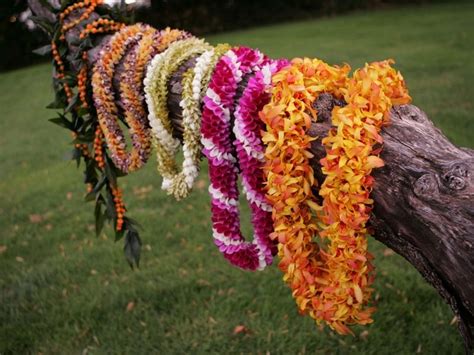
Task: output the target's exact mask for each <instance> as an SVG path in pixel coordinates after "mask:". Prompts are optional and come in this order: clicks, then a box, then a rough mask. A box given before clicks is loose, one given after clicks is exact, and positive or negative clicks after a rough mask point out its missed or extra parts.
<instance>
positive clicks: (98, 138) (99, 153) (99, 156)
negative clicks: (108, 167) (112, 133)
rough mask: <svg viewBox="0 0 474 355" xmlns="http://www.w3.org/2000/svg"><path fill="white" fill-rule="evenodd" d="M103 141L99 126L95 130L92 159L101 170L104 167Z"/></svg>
mask: <svg viewBox="0 0 474 355" xmlns="http://www.w3.org/2000/svg"><path fill="white" fill-rule="evenodd" d="M103 141H104V134H103V133H102V129H101V128H100V126H97V128H96V129H95V138H94V159H95V161H96V162H97V166H98V167H99V168H100V169H103V168H104V166H105V161H104V152H103V150H102V144H103Z"/></svg>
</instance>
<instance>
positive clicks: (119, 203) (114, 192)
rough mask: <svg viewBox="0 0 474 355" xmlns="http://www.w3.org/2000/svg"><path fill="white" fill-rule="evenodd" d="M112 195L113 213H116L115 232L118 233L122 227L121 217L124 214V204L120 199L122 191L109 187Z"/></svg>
mask: <svg viewBox="0 0 474 355" xmlns="http://www.w3.org/2000/svg"><path fill="white" fill-rule="evenodd" d="M111 190H112V195H113V196H114V203H115V212H116V213H117V225H116V230H117V232H120V231H121V230H122V226H123V216H124V214H125V204H124V203H123V199H122V191H121V190H120V189H119V188H118V187H115V188H114V187H111Z"/></svg>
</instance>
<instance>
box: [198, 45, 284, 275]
mask: <svg viewBox="0 0 474 355" xmlns="http://www.w3.org/2000/svg"><path fill="white" fill-rule="evenodd" d="M267 63H269V61H268V59H267V58H266V57H264V56H263V55H262V53H260V52H259V51H256V50H253V49H250V48H245V47H239V48H234V49H231V50H229V51H228V52H227V53H226V54H225V55H224V56H223V57H222V58H221V59H220V60H219V62H218V63H217V65H216V68H215V69H214V72H213V75H212V79H211V82H210V84H209V88H208V90H207V92H206V96H205V97H204V106H203V112H202V123H201V133H202V144H203V146H204V149H203V153H204V155H205V156H206V157H207V158H208V160H209V176H210V186H209V193H210V195H211V212H212V229H213V237H214V242H215V244H216V245H217V246H218V247H219V250H220V251H221V253H223V255H224V257H225V258H226V259H228V260H229V261H230V262H231V263H232V264H233V265H235V266H238V267H240V268H242V269H249V270H261V269H263V268H265V266H266V265H268V264H270V263H271V261H272V253H273V252H274V251H275V250H274V247H273V245H272V242H271V241H270V240H269V238H268V234H269V232H270V231H271V229H272V220H271V216H270V218H268V217H269V216H268V205H266V204H262V203H260V201H263V200H258V201H259V202H257V200H256V199H255V198H254V199H252V198H251V199H249V202H250V205H251V208H252V213H253V216H252V222H253V224H254V226H255V238H254V240H253V241H252V242H246V241H245V239H244V237H243V236H242V233H241V231H240V219H239V209H238V200H239V190H238V185H237V181H238V171H239V169H238V162H237V156H236V151H235V149H234V147H233V142H232V141H231V133H232V128H231V118H232V115H233V113H234V99H235V96H236V91H237V87H238V84H239V83H240V82H241V81H242V77H243V75H246V74H250V73H252V72H255V71H258V70H260V68H261V67H262V66H265V65H266V64H267ZM255 89H256V87H255V86H252V88H251V89H247V90H246V91H248V90H252V91H253V90H255ZM244 95H245V92H244ZM250 95H251V94H250V93H248V94H246V98H244V97H242V99H241V100H240V101H241V102H243V106H244V108H243V109H244V116H245V117H247V116H249V115H253V113H250V112H248V111H252V112H254V113H255V117H254V120H255V121H257V120H258V109H257V107H255V108H253V107H252V105H253V104H252V100H253V99H252V98H251V97H250ZM257 96H260V95H257ZM242 100H243V101H242ZM259 106H260V104H259ZM262 107H263V104H262ZM260 108H261V107H260ZM245 111H247V112H248V114H247V113H245ZM240 115H241V116H242V114H241V113H240ZM246 123H247V122H246ZM255 126H259V124H256V125H255ZM236 145H237V148H238V147H239V145H238V144H236ZM262 151H263V150H262ZM237 154H238V155H239V157H240V155H241V154H239V153H237ZM242 156H243V155H242ZM251 164H252V163H250V160H249V159H246V160H245V159H244V170H245V174H246V175H247V176H245V177H243V180H244V181H246V182H247V183H248V186H246V191H247V192H248V191H255V190H257V191H258V190H259V189H260V186H261V184H260V185H259V181H253V180H252V178H251V177H249V176H248V175H250V174H249V172H250V171H249V169H253V165H251ZM252 173H255V171H252ZM262 178H263V176H262ZM257 186H258V187H257ZM246 195H247V196H251V195H249V194H247V193H246ZM257 195H258V197H262V198H264V194H263V193H261V192H260V191H258V194H257ZM262 208H263V210H262ZM265 210H266V211H265ZM263 212H264V213H263ZM267 219H268V220H267Z"/></svg>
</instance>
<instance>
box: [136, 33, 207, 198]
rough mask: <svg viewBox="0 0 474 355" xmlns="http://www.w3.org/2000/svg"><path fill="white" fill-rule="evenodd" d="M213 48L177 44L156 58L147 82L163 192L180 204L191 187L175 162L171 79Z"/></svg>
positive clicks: (191, 42)
mask: <svg viewBox="0 0 474 355" xmlns="http://www.w3.org/2000/svg"><path fill="white" fill-rule="evenodd" d="M211 48H212V47H211V46H210V45H209V44H207V43H205V42H204V41H203V40H200V39H197V38H194V37H193V38H189V39H184V40H182V41H178V42H175V43H173V44H171V45H170V46H169V47H168V49H167V50H166V51H165V52H163V53H160V54H158V55H156V56H155V57H154V58H153V60H152V62H151V64H150V65H149V67H148V70H147V74H146V77H145V80H144V85H145V98H146V103H147V105H148V111H149V115H148V119H149V122H150V126H151V128H152V132H153V136H154V140H153V142H154V146H155V148H156V151H157V154H156V156H157V162H158V171H159V173H160V174H161V175H162V176H163V184H162V188H163V189H164V190H167V191H168V193H169V194H173V195H174V196H175V198H176V199H178V200H179V199H181V198H183V197H184V196H185V195H186V194H187V192H186V190H187V185H186V182H185V180H184V176H183V175H179V171H178V167H177V163H176V161H175V159H174V156H175V154H176V153H177V149H178V147H179V144H180V143H179V140H178V139H175V138H174V137H173V131H172V126H171V121H170V119H169V117H168V113H169V112H168V107H167V95H168V86H167V85H168V79H169V77H170V76H171V74H172V73H173V72H174V71H176V70H177V69H178V68H179V66H180V65H181V64H182V63H183V62H185V61H186V60H187V59H189V58H190V57H192V56H194V55H196V54H201V53H203V52H205V51H206V50H209V49H211ZM187 80H190V78H188V79H187ZM188 94H189V96H188V99H192V96H191V95H190V93H189V92H188ZM185 99H186V98H185ZM191 144H192V143H191ZM177 177H178V178H177Z"/></svg>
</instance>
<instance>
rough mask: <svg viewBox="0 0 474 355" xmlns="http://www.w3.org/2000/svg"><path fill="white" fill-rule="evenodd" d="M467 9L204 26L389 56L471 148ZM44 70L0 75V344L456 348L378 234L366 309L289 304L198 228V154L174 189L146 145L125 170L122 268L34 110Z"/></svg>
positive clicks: (411, 273) (43, 347)
mask: <svg viewBox="0 0 474 355" xmlns="http://www.w3.org/2000/svg"><path fill="white" fill-rule="evenodd" d="M473 15H474V6H473V5H472V4H465V5H459V4H454V5H439V6H438V5H437V6H430V7H420V8H418V9H411V10H410V11H405V10H393V11H382V12H376V13H371V14H357V15H351V16H342V17H337V18H334V19H328V20H318V21H306V22H299V23H293V24H287V25H282V26H271V27H265V28H260V29H255V30H251V31H250V30H249V31H240V32H234V33H227V34H222V35H219V36H214V37H211V38H210V40H211V41H212V42H213V43H217V42H221V41H230V42H231V43H233V44H238V43H239V44H245V45H249V46H252V47H259V48H260V49H261V50H263V51H264V52H265V53H267V54H269V55H270V56H273V57H279V56H284V57H290V56H297V55H300V56H302V55H308V56H318V57H320V58H323V59H325V60H327V61H328V62H330V63H341V62H348V63H350V64H351V65H352V66H353V67H358V66H360V65H362V64H363V63H364V62H365V61H371V60H379V59H384V58H387V57H392V58H394V59H396V61H397V67H398V68H400V69H401V70H402V73H403V74H404V76H405V79H406V80H407V83H408V86H409V88H410V92H411V94H412V96H413V97H414V103H415V104H416V105H418V106H420V107H421V108H423V109H424V110H425V111H427V113H428V115H429V116H430V118H431V119H433V120H434V122H435V123H436V125H437V126H438V127H440V128H441V129H442V130H443V132H444V133H445V134H447V135H448V137H449V138H450V139H451V140H453V141H454V142H455V143H457V144H459V145H463V146H470V147H474V146H473V142H474V118H473V116H472V110H473V100H472V99H473V97H474V88H473V86H472V83H473V82H474V62H473V61H472V46H471V44H470V42H469V38H472V37H473V36H474V28H473V27H472V26H471V20H472V17H473ZM50 73H51V67H50V65H41V66H35V67H32V68H29V69H23V70H19V71H14V72H10V73H6V74H1V75H0V91H1V92H2V95H1V96H0V114H1V117H2V119H1V120H0V132H1V133H0V147H1V149H0V161H1V169H0V196H1V197H2V199H1V202H0V230H1V231H2V232H1V234H0V235H1V238H0V288H1V295H2V296H1V302H0V353H2V354H9V353H12V354H24V353H37V352H42V353H45V354H51V353H60V354H71V353H74V354H76V353H82V352H83V351H84V350H85V349H88V350H89V352H90V353H94V354H106V353H114V354H115V353H120V354H148V353H160V354H173V353H177V354H182V353H205V352H207V353H229V354H233V353H266V352H267V351H268V352H270V353H272V354H279V353H282V354H283V353H284V354H293V353H305V352H306V353H313V354H314V353H316V354H348V353H350V354H414V353H416V352H417V351H418V349H420V351H421V353H426V354H462V352H463V348H462V340H461V337H460V336H459V334H458V333H457V330H456V326H455V325H452V324H450V323H451V320H452V314H451V312H450V310H449V308H448V306H446V305H445V304H444V303H443V301H442V300H441V298H440V297H439V296H438V295H437V294H436V292H435V291H434V290H433V289H432V288H431V287H430V286H429V285H427V284H426V283H425V282H424V281H423V279H422V278H421V277H420V276H419V275H418V273H417V271H416V270H415V269H414V268H413V267H411V266H410V265H409V264H408V263H406V262H405V261H404V260H403V259H402V258H401V257H398V256H397V255H390V252H389V251H387V250H386V249H385V247H384V246H383V245H381V244H379V243H377V242H376V241H373V240H372V241H371V245H370V247H371V250H372V251H374V253H375V256H376V266H377V280H376V283H375V287H376V292H375V295H376V298H377V307H378V312H377V313H376V315H375V323H374V324H373V325H370V326H368V327H361V328H357V329H356V331H357V333H358V336H356V337H340V336H336V335H334V334H332V333H330V332H328V331H327V330H324V331H323V332H319V331H318V330H317V328H316V327H315V326H314V324H313V322H312V321H311V320H310V319H309V318H307V317H306V318H302V317H300V316H299V315H298V314H297V312H296V309H295V305H294V301H293V300H292V298H291V295H290V291H289V289H288V288H287V287H286V286H285V285H284V284H283V282H282V281H281V273H280V271H279V270H278V269H277V267H276V266H273V267H271V268H270V269H269V270H267V271H264V272H261V273H247V272H243V271H240V270H237V269H235V268H232V267H231V266H230V265H229V264H228V263H227V262H226V261H225V260H224V259H223V258H222V257H221V256H220V255H219V253H218V251H217V249H216V248H215V246H214V245H213V242H212V238H211V225H210V209H209V197H208V193H207V190H206V187H207V177H206V176H207V175H206V173H207V171H206V168H205V165H204V164H203V172H202V174H201V177H200V179H199V182H198V184H197V188H196V190H195V192H194V193H193V195H192V196H191V197H190V198H189V199H188V200H186V201H182V202H180V203H176V202H175V201H174V200H173V199H172V198H170V197H168V196H166V194H165V193H163V192H162V191H160V185H161V181H160V179H159V178H158V177H157V174H156V171H155V164H154V161H153V159H152V160H150V163H149V164H148V165H147V166H146V168H144V169H143V170H140V171H139V172H137V173H134V174H131V175H130V176H128V177H127V178H126V179H123V180H124V183H123V185H122V186H123V187H124V190H125V191H124V196H125V198H126V200H127V202H128V207H129V211H130V215H131V216H132V217H134V218H136V219H137V220H139V221H140V222H141V223H142V224H143V230H142V231H141V237H142V243H143V244H142V258H141V259H142V260H141V265H140V269H139V270H136V271H134V272H131V271H130V269H129V267H128V265H127V264H126V263H124V262H123V256H122V254H123V251H122V248H121V247H120V246H119V245H114V244H113V243H112V241H113V240H114V231H113V230H112V228H111V227H110V226H108V225H107V224H106V225H105V226H104V228H103V230H102V231H101V232H100V233H99V235H100V237H99V238H96V237H95V233H96V226H95V223H94V215H93V208H92V206H91V205H90V204H86V203H84V201H83V199H84V196H85V195H86V193H85V190H84V186H83V185H81V179H82V175H81V170H82V169H83V168H84V166H81V170H78V169H76V168H75V166H74V163H71V162H69V161H67V160H66V159H65V158H64V154H65V152H66V151H67V150H68V149H69V148H70V144H71V137H70V136H69V134H68V132H67V131H66V130H64V129H62V128H61V127H59V126H56V125H52V124H50V123H49V122H47V118H48V117H51V113H52V111H51V110H47V109H45V108H44V106H45V103H47V102H48V100H50V99H51V96H52V91H51V90H48V87H49V86H50ZM102 203H106V201H103V202H102ZM103 211H104V206H102V212H103ZM245 211H246V212H247V209H245ZM99 213H100V211H99ZM248 220H249V217H248V215H245V216H244V232H245V234H246V235H249V233H250V228H249V224H248ZM131 246H133V243H132V245H131ZM240 325H242V326H245V328H244V329H242V328H238V330H240V332H237V334H234V330H236V327H237V326H240ZM365 330H367V331H368V333H364V331H365Z"/></svg>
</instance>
